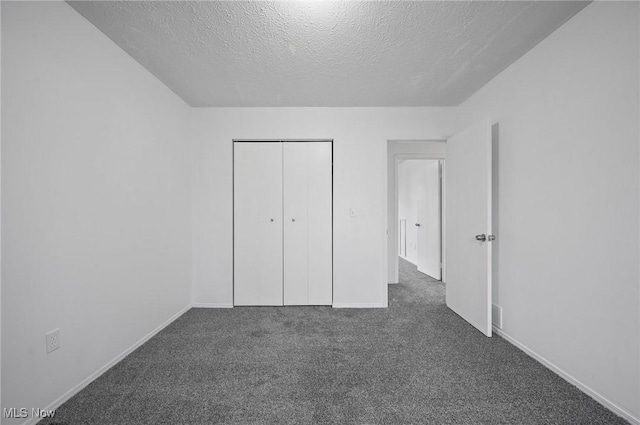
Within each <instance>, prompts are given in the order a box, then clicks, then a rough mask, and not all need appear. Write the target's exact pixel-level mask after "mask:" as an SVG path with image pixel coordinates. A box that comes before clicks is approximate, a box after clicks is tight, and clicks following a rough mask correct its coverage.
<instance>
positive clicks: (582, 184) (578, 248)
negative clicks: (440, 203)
mask: <svg viewBox="0 0 640 425" xmlns="http://www.w3.org/2000/svg"><path fill="white" fill-rule="evenodd" d="M638 23H639V13H638V4H637V3H613V2H604V3H593V4H591V5H589V6H587V7H586V8H585V9H584V10H583V11H581V12H580V13H579V14H578V15H576V16H575V17H574V18H573V19H571V20H570V21H569V22H567V23H566V24H565V25H564V26H562V27H561V28H559V29H558V30H557V31H556V32H554V33H553V34H551V36H549V37H548V38H547V39H545V40H544V41H542V42H541V43H540V44H539V45H538V46H536V47H535V48H534V49H533V50H531V51H530V52H529V53H527V54H526V55H525V56H523V57H522V58H521V59H520V60H518V61H517V62H516V63H514V64H513V65H512V66H511V67H510V68H508V69H507V70H506V71H504V72H503V73H502V74H500V75H499V76H498V77H497V78H495V79H494V80H493V81H491V82H490V83H489V84H487V85H486V86H485V87H484V88H483V89H481V90H480V91H479V92H478V93H476V94H475V95H473V96H472V97H471V98H470V99H469V100H467V101H466V102H464V103H463V105H462V106H461V107H460V111H459V112H460V122H459V125H458V129H462V128H464V127H466V126H468V125H470V124H472V123H473V122H475V121H477V120H479V119H481V118H483V117H485V116H491V117H492V119H493V121H494V122H497V123H499V167H500V170H499V183H498V190H499V217H500V222H499V224H498V228H497V229H495V233H496V235H497V237H498V239H499V241H500V254H499V255H500V258H499V265H498V270H496V271H497V273H498V285H497V288H496V297H494V303H497V304H500V305H501V306H502V308H503V310H504V311H503V314H504V316H503V320H504V324H503V330H504V332H505V333H506V334H507V335H508V336H510V337H511V338H513V339H514V340H516V341H518V342H520V343H521V344H523V345H524V346H525V347H527V348H528V349H530V350H531V351H532V352H534V353H536V354H538V355H539V356H541V357H543V358H545V359H546V360H547V361H549V362H550V363H552V364H555V366H557V368H558V369H559V370H562V371H563V372H565V373H566V374H568V375H569V376H571V377H573V379H575V380H576V381H578V382H580V383H581V384H582V385H583V387H588V388H590V389H591V390H592V391H593V392H595V393H597V394H599V395H600V396H601V397H603V398H606V399H608V400H609V401H610V402H611V403H613V404H615V405H617V406H618V407H619V409H620V411H625V412H627V417H628V418H631V417H632V418H635V420H637V421H638V420H640V371H639V359H640V350H639V339H640V316H639V309H640V305H639V299H640V297H639V291H638V289H639V282H640V275H639V262H638V258H639V255H640V252H639V247H638V243H639V239H638V234H639V222H638V217H639V212H640V211H639V206H638V199H639V192H640V190H639V188H640V186H639V173H638V171H639V149H638V147H639V129H638V122H639V121H638V117H639V107H638V102H639V101H638V99H639V90H638V80H639V78H638V77H639V74H638V62H639V46H638V36H639V34H638Z"/></svg>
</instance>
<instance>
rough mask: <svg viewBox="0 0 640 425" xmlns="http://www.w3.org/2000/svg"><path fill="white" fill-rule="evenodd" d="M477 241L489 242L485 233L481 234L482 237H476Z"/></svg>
mask: <svg viewBox="0 0 640 425" xmlns="http://www.w3.org/2000/svg"><path fill="white" fill-rule="evenodd" d="M476 240H477V241H481V242H484V241H486V240H487V235H485V234H484V233H483V234H481V235H476Z"/></svg>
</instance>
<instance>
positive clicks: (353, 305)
mask: <svg viewBox="0 0 640 425" xmlns="http://www.w3.org/2000/svg"><path fill="white" fill-rule="evenodd" d="M332 307H333V308H385V307H386V306H385V305H384V303H333V305H332Z"/></svg>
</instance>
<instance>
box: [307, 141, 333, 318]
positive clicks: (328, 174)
mask: <svg viewBox="0 0 640 425" xmlns="http://www.w3.org/2000/svg"><path fill="white" fill-rule="evenodd" d="M307 145H308V152H307V170H308V182H307V187H308V211H309V213H308V225H309V227H308V229H309V230H308V237H307V238H308V242H307V244H308V256H309V264H308V270H309V304H310V305H331V304H332V303H333V276H332V274H333V258H332V257H333V252H332V251H333V247H332V241H333V235H332V232H333V225H332V218H333V217H332V211H333V206H332V202H331V200H332V165H331V162H332V153H331V142H315V143H307Z"/></svg>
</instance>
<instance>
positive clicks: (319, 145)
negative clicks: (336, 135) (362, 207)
mask: <svg viewBox="0 0 640 425" xmlns="http://www.w3.org/2000/svg"><path fill="white" fill-rule="evenodd" d="M283 149H284V151H283V158H284V185H283V187H284V304H285V305H330V304H331V303H332V297H333V294H332V213H331V211H332V205H331V199H332V196H331V190H332V187H331V186H332V184H331V179H332V173H331V143H330V142H309V143H303V142H286V143H284V144H283Z"/></svg>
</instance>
